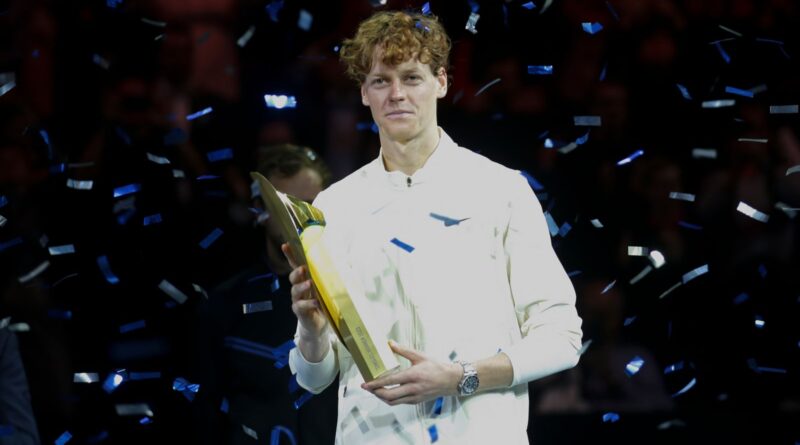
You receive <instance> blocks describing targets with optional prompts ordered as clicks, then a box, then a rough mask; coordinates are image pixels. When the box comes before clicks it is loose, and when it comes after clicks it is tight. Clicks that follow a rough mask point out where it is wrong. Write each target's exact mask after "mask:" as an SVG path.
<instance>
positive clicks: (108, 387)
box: [103, 369, 128, 394]
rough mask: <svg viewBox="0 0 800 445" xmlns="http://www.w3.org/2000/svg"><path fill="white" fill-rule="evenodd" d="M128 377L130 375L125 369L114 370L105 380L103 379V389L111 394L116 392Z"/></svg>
mask: <svg viewBox="0 0 800 445" xmlns="http://www.w3.org/2000/svg"><path fill="white" fill-rule="evenodd" d="M127 379H128V375H127V373H126V372H125V370H123V369H120V370H117V371H114V372H112V373H111V374H109V375H108V377H106V379H105V381H103V390H104V391H105V392H107V393H109V394H111V393H112V392H114V390H116V389H117V388H119V385H121V384H122V383H123V382H124V381H125V380H127Z"/></svg>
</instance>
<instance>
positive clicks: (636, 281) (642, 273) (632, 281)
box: [628, 265, 653, 284]
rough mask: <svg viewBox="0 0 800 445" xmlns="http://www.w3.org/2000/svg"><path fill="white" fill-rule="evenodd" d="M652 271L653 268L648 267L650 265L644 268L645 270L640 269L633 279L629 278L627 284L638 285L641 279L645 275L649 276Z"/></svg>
mask: <svg viewBox="0 0 800 445" xmlns="http://www.w3.org/2000/svg"><path fill="white" fill-rule="evenodd" d="M652 271H653V266H650V265H647V266H645V268H644V269H642V271H641V272H639V273H638V274H636V276H635V277H633V278H631V280H630V281H629V282H628V284H636V283H638V282H639V281H641V280H642V278H644V277H646V276H647V274H649V273H650V272H652Z"/></svg>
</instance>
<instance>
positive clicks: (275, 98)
mask: <svg viewBox="0 0 800 445" xmlns="http://www.w3.org/2000/svg"><path fill="white" fill-rule="evenodd" d="M264 103H265V104H266V106H267V108H274V109H276V110H282V109H284V108H296V107H297V99H296V98H295V97H294V96H287V95H284V94H265V95H264Z"/></svg>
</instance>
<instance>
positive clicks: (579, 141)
mask: <svg viewBox="0 0 800 445" xmlns="http://www.w3.org/2000/svg"><path fill="white" fill-rule="evenodd" d="M588 140H589V132H588V131H587V132H586V134H584V135H583V136H581V137H579V138H578V139H575V144H577V145H583V144H585V143H586V141H588Z"/></svg>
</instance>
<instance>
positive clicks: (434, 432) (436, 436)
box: [428, 425, 439, 443]
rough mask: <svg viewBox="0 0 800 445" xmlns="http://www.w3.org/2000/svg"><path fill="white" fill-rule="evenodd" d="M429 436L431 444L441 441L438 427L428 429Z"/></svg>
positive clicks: (432, 426)
mask: <svg viewBox="0 0 800 445" xmlns="http://www.w3.org/2000/svg"><path fill="white" fill-rule="evenodd" d="M428 435H429V436H431V443H434V442H436V441H437V440H439V431H438V430H437V429H436V425H431V426H429V427H428Z"/></svg>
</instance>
